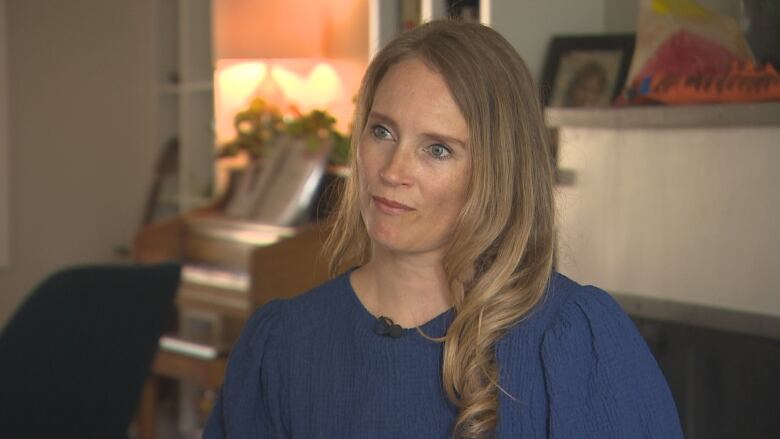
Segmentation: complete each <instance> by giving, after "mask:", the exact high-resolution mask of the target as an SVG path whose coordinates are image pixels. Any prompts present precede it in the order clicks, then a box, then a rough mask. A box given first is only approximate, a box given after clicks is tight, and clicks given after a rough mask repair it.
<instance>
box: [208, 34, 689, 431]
mask: <svg viewBox="0 0 780 439" xmlns="http://www.w3.org/2000/svg"><path fill="white" fill-rule="evenodd" d="M353 133H354V135H353V151H354V154H353V157H352V169H353V174H352V177H351V178H350V179H349V181H348V183H347V185H346V189H345V191H344V194H343V198H342V200H341V205H340V207H339V209H338V211H337V212H336V214H335V215H336V218H335V220H334V227H333V231H332V233H331V235H330V237H329V241H328V243H327V244H328V245H327V247H328V249H329V251H330V255H331V262H332V267H334V269H339V268H340V267H357V268H353V269H350V270H348V271H347V272H346V273H344V274H342V275H340V276H338V277H336V278H335V279H334V280H332V281H330V282H328V283H326V284H324V285H321V286H319V287H317V288H315V289H314V290H312V291H310V292H308V293H306V294H303V295H301V296H299V297H297V298H295V299H292V300H288V301H275V302H271V303H269V304H267V305H266V306H264V307H263V308H261V309H260V310H259V311H258V312H257V313H256V314H255V315H254V316H253V317H252V319H251V320H250V321H249V322H248V323H247V325H246V328H245V330H244V333H243V335H242V336H241V338H240V340H239V341H238V343H237V345H236V347H235V349H234V351H233V353H232V355H231V358H230V361H229V367H228V372H227V376H226V380H225V384H224V386H223V389H222V393H221V394H220V396H219V398H218V401H217V404H216V406H215V408H214V412H213V414H212V416H211V418H210V420H209V422H208V424H207V426H206V431H205V437H207V438H211V437H225V436H230V437H237V438H239V437H240V438H243V437H275V438H288V437H290V438H343V437H346V438H384V437H387V438H397V437H410V438H445V437H463V438H478V437H493V436H498V437H512V438H526V437H528V438H542V437H555V438H571V437H588V438H595V437H599V438H601V437H615V438H618V437H620V438H624V437H658V438H677V437H681V434H680V430H679V425H678V420H677V415H676V412H675V408H674V404H673V402H672V400H671V397H670V394H669V391H668V388H667V386H666V383H665V381H664V379H663V377H662V375H661V373H660V372H659V370H658V367H657V365H656V363H655V361H654V360H653V358H652V356H651V354H650V353H649V351H648V349H647V347H646V345H645V344H644V342H643V341H642V339H641V338H640V336H639V335H638V333H637V331H636V329H635V328H634V326H633V325H632V323H631V321H630V320H629V319H628V318H627V317H626V316H625V314H623V313H622V312H621V311H620V309H619V307H618V306H617V305H616V304H615V302H614V301H613V300H612V299H611V298H610V297H609V296H608V295H607V294H606V293H604V292H602V291H600V290H598V289H595V288H592V287H581V286H579V285H577V284H576V283H574V282H572V281H570V280H568V279H566V278H565V277H563V276H562V275H559V274H554V273H552V272H551V266H552V253H553V234H554V232H553V188H552V186H553V183H552V173H553V171H552V166H551V159H550V153H549V150H548V146H547V144H546V140H545V139H546V134H545V128H544V124H543V120H542V114H541V109H540V106H539V102H538V100H537V96H536V90H535V88H534V85H533V84H532V81H531V78H530V75H529V74H528V71H527V69H526V68H525V66H524V64H523V62H522V61H521V59H520V58H519V56H518V55H517V53H516V52H515V51H514V50H513V49H512V47H511V46H510V45H509V43H507V41H506V40H504V39H503V38H502V37H501V36H499V35H498V33H496V32H495V31H493V30H491V29H489V28H487V27H483V26H480V25H474V24H465V23H454V22H432V23H429V24H426V25H423V26H421V27H419V28H416V29H414V30H412V31H410V32H407V33H404V34H402V35H400V36H399V37H398V38H397V39H395V40H394V41H393V42H391V43H390V44H389V45H388V46H387V47H386V48H384V49H383V50H382V51H381V52H380V53H379V54H377V56H376V57H375V58H374V60H373V61H372V62H371V64H370V66H369V67H368V70H367V72H366V75H365V77H364V79H363V83H362V86H361V90H360V93H359V97H358V103H357V109H356V115H355V122H354V131H353Z"/></svg>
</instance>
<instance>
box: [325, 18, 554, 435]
mask: <svg viewBox="0 0 780 439" xmlns="http://www.w3.org/2000/svg"><path fill="white" fill-rule="evenodd" d="M411 57H416V58H418V59H420V60H422V61H423V62H425V63H426V64H427V65H428V66H429V67H430V68H431V69H433V70H434V71H436V72H437V73H439V74H441V75H442V76H443V77H444V79H445V81H446V83H447V85H448V86H449V89H450V92H451V93H452V95H453V97H454V99H455V101H456V103H457V104H458V106H459V108H460V111H461V112H462V113H463V116H464V118H465V119H466V121H467V123H468V127H469V144H470V153H471V159H472V160H471V164H472V165H471V166H472V168H471V173H470V177H469V178H470V182H469V185H468V187H469V192H468V195H467V201H466V204H465V207H464V209H463V211H462V212H461V214H460V216H459V218H458V221H457V225H456V229H455V231H454V234H453V238H452V242H451V245H450V248H449V249H448V252H447V254H446V256H445V258H444V270H445V273H446V275H447V279H448V282H449V288H450V292H451V294H452V300H453V306H454V310H455V313H454V319H453V321H452V323H451V325H450V327H449V329H448V331H447V333H446V335H445V336H444V338H443V340H444V358H443V366H442V368H443V370H442V372H443V386H444V390H445V391H446V393H447V395H448V397H449V399H450V400H451V401H452V402H453V403H454V404H455V405H456V406H457V407H458V408H459V414H458V418H457V420H456V423H455V425H454V426H453V429H454V430H453V433H454V435H455V436H458V437H463V438H478V437H485V436H487V435H489V434H491V433H492V432H493V431H494V430H495V427H496V424H497V422H498V394H499V392H500V391H502V390H501V389H500V387H499V383H498V381H499V379H498V366H497V364H496V355H495V345H496V342H497V341H498V340H499V339H500V338H501V337H502V336H503V335H504V333H505V332H506V331H507V330H508V329H509V328H510V327H511V326H512V325H514V324H516V323H517V322H518V321H520V320H521V319H522V318H523V317H524V316H526V315H527V314H528V312H529V311H530V310H531V308H533V306H534V305H536V303H538V302H539V300H540V299H541V298H542V296H543V294H544V291H545V289H546V286H547V282H548V279H549V276H550V271H551V267H552V257H553V239H554V225H553V222H554V209H553V203H554V201H553V168H552V163H551V154H550V150H549V146H548V142H547V132H546V130H545V127H544V122H543V117H542V111H541V106H540V104H539V99H538V96H537V91H536V88H535V87H534V84H533V81H532V79H531V75H530V74H529V73H528V69H527V68H526V66H525V64H524V63H523V61H522V60H521V59H520V56H519V55H518V54H517V52H515V50H514V49H513V48H512V46H511V45H510V44H509V43H508V42H507V41H506V40H505V39H504V38H503V37H501V36H500V35H499V34H498V33H497V32H495V31H494V30H492V29H490V28H488V27H486V26H482V25H478V24H469V23H461V22H454V21H433V22H430V23H427V24H425V25H422V26H420V27H417V28H415V29H413V30H411V31H408V32H405V33H403V34H401V35H399V36H398V37H397V38H396V39H394V40H393V41H391V42H390V43H389V44H388V45H387V46H386V47H385V48H384V49H382V50H381V51H380V52H379V53H378V54H377V55H376V56H375V57H374V59H373V60H372V61H371V63H370V65H369V67H368V69H367V71H366V74H365V76H364V78H363V82H362V84H361V88H360V92H359V94H358V101H357V107H356V110H355V120H354V128H353V133H354V135H353V137H352V151H353V152H354V151H356V150H357V146H358V141H359V138H360V133H362V132H363V129H364V128H365V124H366V119H367V116H368V113H369V112H370V110H371V105H372V103H373V100H374V95H375V92H376V90H377V87H378V86H379V83H380V81H381V80H382V78H383V77H384V75H385V73H386V72H387V71H388V69H389V68H390V67H391V66H393V65H395V64H397V63H398V62H399V61H402V60H404V59H408V58H411ZM351 167H352V171H353V172H352V176H351V177H350V178H349V179H348V181H347V182H346V184H345V187H344V190H343V193H342V196H341V199H340V201H339V207H338V209H337V210H336V212H334V215H333V218H332V230H331V233H330V235H329V237H328V239H327V241H326V251H327V252H328V254H329V255H330V261H331V270H332V271H333V272H334V273H336V272H338V271H340V270H342V269H343V268H344V267H348V266H355V265H361V264H364V263H366V262H368V260H369V258H370V239H369V236H368V234H367V232H366V228H365V226H364V224H363V221H362V219H361V216H360V206H359V203H358V192H359V187H360V182H359V181H358V172H357V161H356V158H355V154H354V153H353V154H352V159H351ZM513 396H517V395H513Z"/></svg>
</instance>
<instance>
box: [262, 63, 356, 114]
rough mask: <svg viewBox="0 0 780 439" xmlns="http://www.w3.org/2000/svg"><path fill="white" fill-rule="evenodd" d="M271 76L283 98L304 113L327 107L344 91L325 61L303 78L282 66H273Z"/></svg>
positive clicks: (337, 77)
mask: <svg viewBox="0 0 780 439" xmlns="http://www.w3.org/2000/svg"><path fill="white" fill-rule="evenodd" d="M271 77H272V78H273V79H274V81H276V84H277V85H278V86H279V87H280V88H281V90H282V93H283V94H284V96H285V98H286V99H287V100H288V101H290V102H293V103H295V105H297V106H298V108H299V109H300V110H301V112H304V113H306V112H309V111H311V110H314V109H320V108H323V109H324V108H328V106H330V105H331V104H332V103H334V102H335V101H336V100H338V99H339V98H340V97H341V96H342V94H343V93H344V91H343V89H344V87H342V85H341V80H340V79H339V76H338V74H337V73H336V71H335V70H334V69H333V67H331V66H329V65H328V64H325V63H319V64H317V65H316V66H315V67H314V68H313V69H312V70H311V72H310V73H309V75H308V76H307V77H305V78H304V77H303V76H301V75H299V74H297V73H295V72H293V71H291V70H288V69H286V68H284V67H282V66H274V67H273V68H272V69H271Z"/></svg>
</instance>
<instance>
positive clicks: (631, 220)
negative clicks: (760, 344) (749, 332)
mask: <svg viewBox="0 0 780 439" xmlns="http://www.w3.org/2000/svg"><path fill="white" fill-rule="evenodd" d="M561 134H562V139H561V151H560V154H561V155H560V166H561V167H562V168H566V169H570V170H573V171H574V172H575V175H576V177H575V183H574V185H573V186H569V187H561V188H560V192H559V223H560V236H559V239H560V247H559V269H560V271H562V272H563V273H565V274H567V275H570V276H571V277H573V278H574V279H577V280H578V281H580V282H582V283H589V284H595V285H598V286H600V287H602V288H605V289H607V290H609V291H611V292H617V293H630V294H638V295H643V296H651V297H657V298H665V299H673V300H677V301H684V302H692V303H699V304H706V305H713V306H718V307H725V308H732V309H738V310H743V311H752V312H757V313H762V314H772V315H775V316H780V269H778V268H780V257H779V256H778V251H780V219H779V218H780V190H778V189H780V184H778V176H780V147H778V143H777V139H778V138H780V127H766V128H753V129H748V128H740V129H719V128H709V129H665V130H651V131H647V130H645V131H642V130H636V129H634V130H625V129H624V130H608V129H585V128H565V129H564V130H563V131H562V133H561Z"/></svg>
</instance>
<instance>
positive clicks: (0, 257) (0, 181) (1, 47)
mask: <svg viewBox="0 0 780 439" xmlns="http://www.w3.org/2000/svg"><path fill="white" fill-rule="evenodd" d="M7 34H8V29H7V28H6V2H5V0H0V268H2V267H7V266H8V265H9V264H10V253H11V250H10V248H11V241H10V237H11V236H10V235H9V233H8V231H9V217H10V212H9V204H10V199H9V196H10V189H9V185H10V183H11V178H10V175H9V172H10V170H11V166H10V165H9V163H8V160H9V152H8V148H9V146H8V143H9V142H8V139H9V137H10V136H9V134H8V131H9V130H10V127H9V125H8V86H7V81H8V73H7V65H8V56H7V47H6V41H8V38H7Z"/></svg>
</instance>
